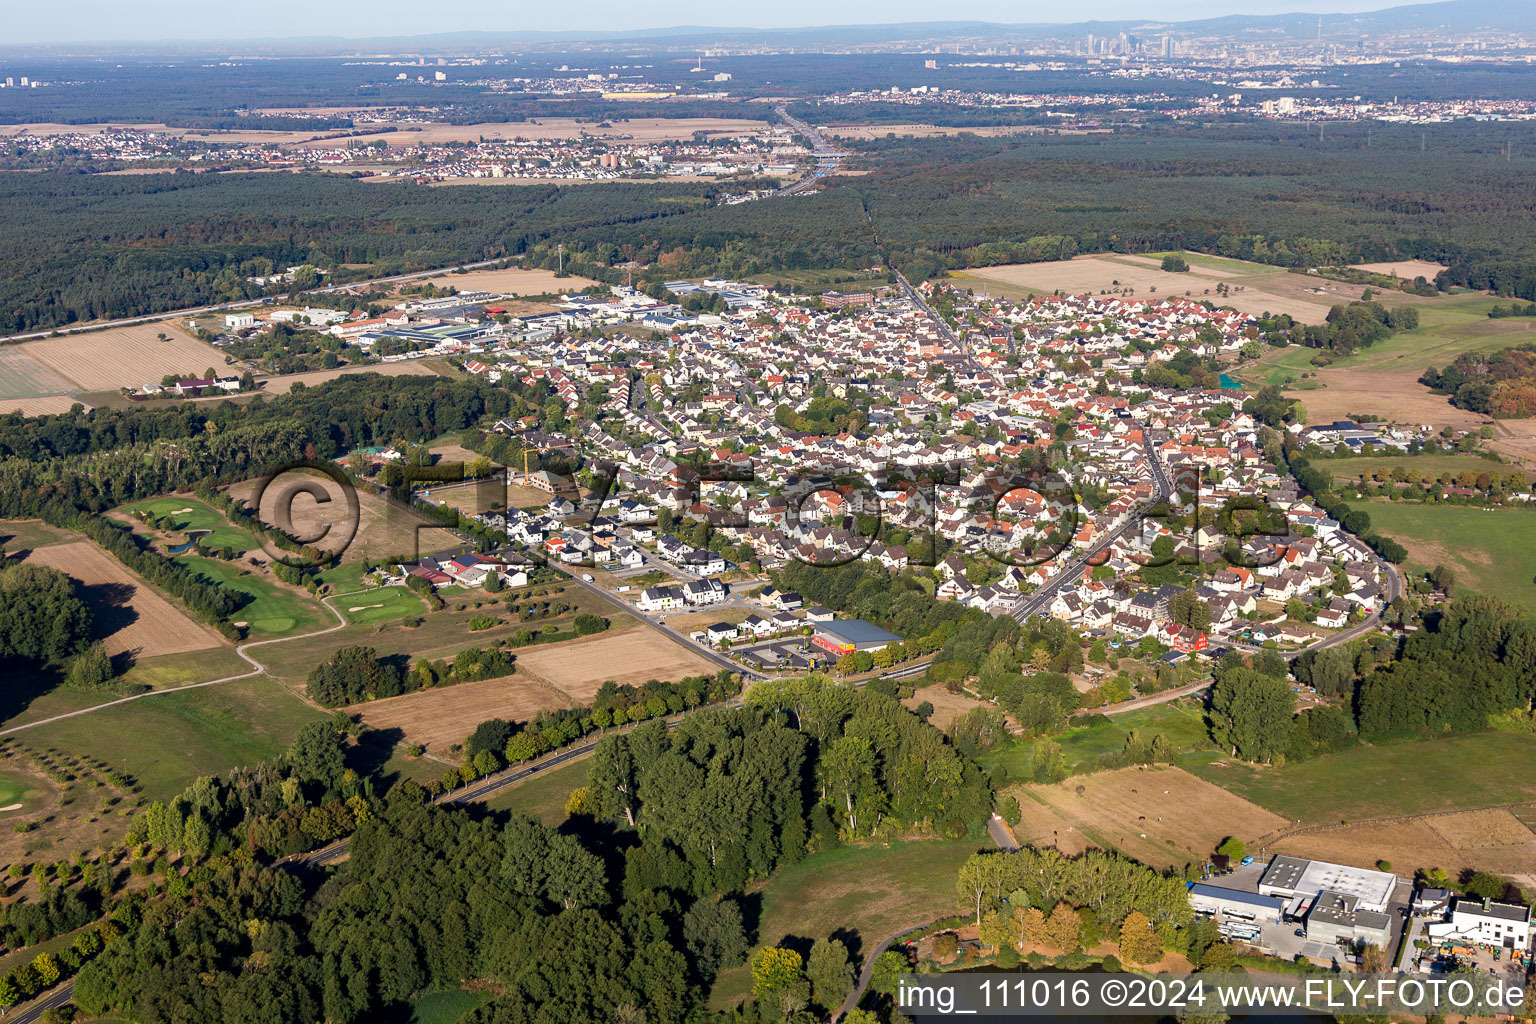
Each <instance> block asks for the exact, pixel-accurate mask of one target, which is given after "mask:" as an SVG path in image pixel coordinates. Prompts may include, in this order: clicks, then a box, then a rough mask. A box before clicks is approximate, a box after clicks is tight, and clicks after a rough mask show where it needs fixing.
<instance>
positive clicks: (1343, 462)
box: [1314, 455, 1532, 482]
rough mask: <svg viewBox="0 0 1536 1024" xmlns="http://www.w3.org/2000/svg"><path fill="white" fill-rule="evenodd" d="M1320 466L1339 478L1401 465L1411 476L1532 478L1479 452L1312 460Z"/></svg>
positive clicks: (1514, 467) (1515, 467)
mask: <svg viewBox="0 0 1536 1024" xmlns="http://www.w3.org/2000/svg"><path fill="white" fill-rule="evenodd" d="M1314 465H1316V466H1317V467H1318V468H1319V469H1327V470H1331V471H1332V472H1333V478H1334V479H1335V480H1341V481H1356V482H1358V481H1359V479H1360V474H1361V473H1365V474H1367V475H1369V474H1374V473H1375V472H1376V471H1377V470H1379V469H1385V470H1387V471H1388V472H1389V473H1390V472H1391V471H1392V470H1395V469H1398V468H1402V469H1404V470H1406V471H1407V472H1408V473H1410V474H1413V475H1428V476H1432V477H1438V476H1439V475H1440V474H1441V473H1456V474H1460V473H1466V472H1470V473H1473V474H1477V473H1492V474H1494V475H1495V476H1500V477H1502V476H1507V475H1509V474H1510V473H1513V472H1521V473H1524V475H1525V477H1526V479H1531V477H1532V474H1531V473H1530V472H1528V471H1525V470H1521V469H1520V467H1519V466H1515V465H1511V464H1506V463H1500V462H1494V461H1492V460H1491V459H1485V458H1483V457H1482V456H1480V455H1412V456H1407V457H1403V456H1390V455H1389V456H1382V455H1361V456H1357V457H1354V458H1348V459H1326V460H1319V461H1317V462H1316V463H1314Z"/></svg>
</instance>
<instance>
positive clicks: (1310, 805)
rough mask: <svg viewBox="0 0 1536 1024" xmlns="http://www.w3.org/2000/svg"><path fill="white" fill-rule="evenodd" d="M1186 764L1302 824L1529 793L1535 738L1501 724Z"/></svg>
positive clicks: (1535, 795) (1535, 774)
mask: <svg viewBox="0 0 1536 1024" xmlns="http://www.w3.org/2000/svg"><path fill="white" fill-rule="evenodd" d="M1187 770H1188V771H1190V772H1191V773H1193V774H1195V775H1197V776H1199V777H1200V778H1202V779H1206V780H1208V781H1210V782H1214V783H1216V785H1218V786H1221V787H1222V788H1223V789H1227V790H1231V791H1232V792H1234V793H1236V794H1237V795H1239V796H1242V797H1246V798H1247V799H1249V800H1252V801H1253V802H1254V803H1256V804H1258V805H1259V806H1260V807H1264V808H1267V809H1268V810H1271V811H1274V812H1275V813H1277V814H1279V815H1281V816H1282V817H1284V818H1288V819H1290V820H1292V821H1301V822H1304V823H1307V824H1332V823H1336V822H1340V821H1349V820H1353V819H1359V818H1374V817H1389V816H1396V815H1414V814H1425V813H1429V812H1432V811H1448V810H1455V809H1457V808H1464V807H1484V806H1489V805H1492V804H1502V803H1516V802H1519V801H1526V800H1536V743H1532V742H1531V739H1530V737H1528V736H1520V735H1516V734H1514V733H1504V732H1486V733H1476V734H1473V735H1466V736H1449V737H1443V738H1438V739H1431V740H1417V741H1413V742H1407V743H1392V744H1386V745H1382V746H1361V747H1354V748H1351V749H1349V750H1345V751H1342V752H1340V753H1337V754H1325V755H1323V756H1321V757H1315V758H1312V759H1310V760H1307V761H1298V762H1294V763H1291V764H1287V765H1285V766H1284V767H1283V768H1274V767H1254V766H1250V765H1244V764H1240V763H1237V762H1233V761H1212V762H1207V763H1205V764H1192V765H1189V766H1187Z"/></svg>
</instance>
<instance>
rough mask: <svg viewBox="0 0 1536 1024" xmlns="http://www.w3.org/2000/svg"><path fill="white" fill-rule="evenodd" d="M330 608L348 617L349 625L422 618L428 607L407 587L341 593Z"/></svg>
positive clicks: (373, 588)
mask: <svg viewBox="0 0 1536 1024" xmlns="http://www.w3.org/2000/svg"><path fill="white" fill-rule="evenodd" d="M331 607H332V608H335V609H336V610H337V611H339V612H341V614H343V615H345V616H346V617H347V621H348V622H392V621H394V620H395V619H403V618H405V617H406V616H409V615H423V614H425V613H426V610H427V606H426V604H425V603H424V602H423V601H422V599H421V598H419V597H417V596H416V595H415V594H414V593H412V592H411V591H410V589H409V588H407V587H371V588H369V589H366V590H344V591H342V592H341V593H340V594H339V595H338V596H336V597H334V598H333V599H332V600H331Z"/></svg>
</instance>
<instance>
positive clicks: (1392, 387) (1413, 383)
mask: <svg viewBox="0 0 1536 1024" xmlns="http://www.w3.org/2000/svg"><path fill="white" fill-rule="evenodd" d="M1317 379H1318V380H1319V381H1322V382H1323V387H1321V388H1318V389H1317V390H1315V391H1288V392H1286V397H1287V398H1295V399H1299V400H1300V401H1301V404H1302V405H1304V406H1306V408H1307V418H1308V420H1309V421H1310V422H1312V423H1331V422H1333V421H1334V420H1340V419H1344V418H1345V417H1348V416H1352V415H1355V414H1356V413H1369V412H1375V413H1378V414H1380V415H1385V416H1389V417H1391V419H1392V421H1393V422H1395V423H1425V424H1434V425H1436V426H1452V427H1455V428H1456V429H1457V430H1476V429H1477V427H1478V425H1479V424H1481V423H1483V422H1484V417H1483V416H1480V415H1478V414H1477V413H1474V412H1468V411H1466V410H1465V409H1457V408H1456V407H1455V406H1453V405H1451V402H1450V399H1449V398H1447V397H1446V396H1445V395H1437V394H1434V393H1433V392H1431V391H1430V390H1429V389H1428V388H1426V387H1425V386H1424V385H1422V384H1420V383H1419V381H1418V378H1417V377H1416V376H1411V375H1408V374H1401V373H1391V372H1388V371H1384V370H1382V369H1380V368H1376V367H1360V368H1351V369H1334V368H1333V367H1328V368H1326V369H1323V370H1320V371H1319V372H1318V374H1317Z"/></svg>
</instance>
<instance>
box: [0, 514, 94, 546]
mask: <svg viewBox="0 0 1536 1024" xmlns="http://www.w3.org/2000/svg"><path fill="white" fill-rule="evenodd" d="M80 539H81V538H80V535H79V534H78V533H71V532H70V531H68V530H59V529H56V528H54V527H52V526H49V525H48V524H47V523H43V522H39V521H38V520H36V519H26V520H17V519H0V544H4V545H5V549H6V550H7V551H9V552H11V553H12V554H15V553H16V552H17V551H20V550H22V549H23V548H42V547H47V546H48V545H50V544H63V543H65V542H66V541H72V540H80Z"/></svg>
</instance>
